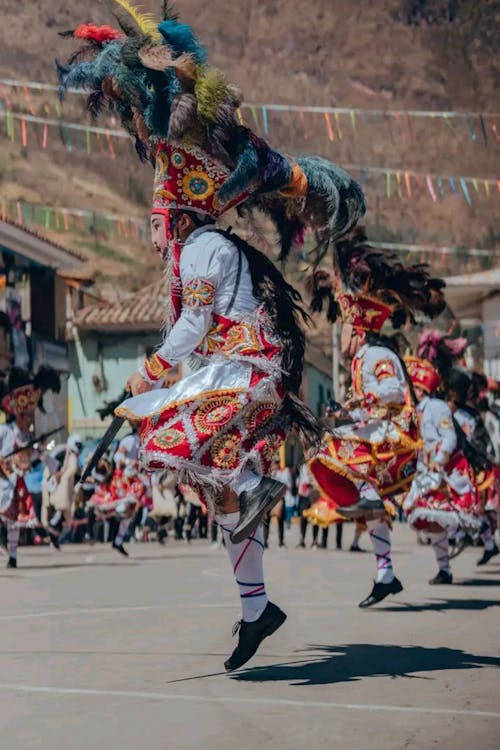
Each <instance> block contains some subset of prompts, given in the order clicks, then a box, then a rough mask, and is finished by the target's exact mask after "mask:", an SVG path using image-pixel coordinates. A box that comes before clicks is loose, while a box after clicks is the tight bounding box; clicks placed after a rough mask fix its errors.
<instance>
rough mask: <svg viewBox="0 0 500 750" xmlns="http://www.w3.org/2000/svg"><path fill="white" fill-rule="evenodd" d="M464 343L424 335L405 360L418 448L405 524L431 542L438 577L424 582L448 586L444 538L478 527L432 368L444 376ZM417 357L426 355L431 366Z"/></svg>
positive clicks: (470, 479) (463, 463)
mask: <svg viewBox="0 0 500 750" xmlns="http://www.w3.org/2000/svg"><path fill="white" fill-rule="evenodd" d="M464 344H465V341H464V340H460V339H458V340H452V339H449V338H448V337H446V336H444V334H437V336H435V337H432V343H431V337H429V336H428V334H424V336H423V337H422V338H421V341H420V345H419V348H418V356H416V357H406V358H405V363H406V367H407V370H408V373H409V375H410V377H411V380H412V383H413V388H414V392H415V395H416V397H417V399H418V407H417V413H418V416H419V423H420V431H421V436H422V448H421V450H420V451H419V456H418V463H417V473H416V476H415V478H414V480H413V482H412V486H411V488H410V491H409V493H408V495H407V497H406V499H405V501H404V507H405V510H406V512H407V516H408V523H409V524H410V526H411V527H412V528H413V529H415V531H421V530H424V531H425V532H426V535H427V536H429V537H430V538H431V543H432V547H433V550H434V554H435V556H436V562H437V564H438V573H437V574H436V576H434V578H431V580H430V581H429V583H430V584H449V583H452V582H453V576H452V573H451V568H450V562H449V556H448V535H449V534H450V533H453V534H455V533H456V532H457V530H459V529H464V530H473V529H478V528H479V525H480V521H479V520H478V517H477V514H476V508H477V503H478V495H477V487H476V484H475V480H474V473H473V470H472V467H471V465H470V463H469V461H468V460H467V458H466V456H465V455H464V454H463V452H462V450H461V448H460V443H459V440H458V431H457V426H456V425H455V424H454V422H453V415H452V413H451V410H450V407H449V406H448V404H447V403H446V401H444V400H443V398H441V397H440V396H439V393H440V392H442V387H443V378H442V376H441V374H440V372H439V371H438V369H437V366H438V365H440V370H441V371H442V373H443V376H445V373H446V372H447V371H449V368H450V366H451V364H452V360H453V358H454V357H456V356H461V354H462V353H463V349H464ZM431 352H433V353H434V354H433V355H431ZM423 355H427V356H428V357H429V356H432V359H433V360H434V364H435V365H436V366H434V365H433V364H431V362H430V361H429V359H424V358H423Z"/></svg>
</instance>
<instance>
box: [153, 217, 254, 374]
mask: <svg viewBox="0 0 500 750" xmlns="http://www.w3.org/2000/svg"><path fill="white" fill-rule="evenodd" d="M180 278H181V284H182V312H181V314H180V316H179V319H178V320H177V321H176V323H175V324H174V325H173V327H172V329H171V331H170V333H169V334H168V335H167V336H166V338H165V340H164V341H163V343H162V345H161V346H160V347H159V349H158V350H157V352H156V354H157V355H159V357H161V359H162V360H164V361H166V362H168V364H169V365H171V366H173V365H176V364H178V363H179V362H181V361H182V360H184V359H186V357H188V356H189V355H190V354H192V353H193V352H194V351H195V349H196V348H197V347H198V346H199V345H200V343H201V342H202V341H203V339H204V338H205V336H206V334H207V332H208V330H209V328H210V326H211V322H212V316H213V315H214V314H215V315H222V316H229V317H231V318H233V319H234V320H240V319H242V318H243V317H245V316H248V315H250V314H251V313H253V312H254V311H255V310H256V309H257V307H258V305H259V303H258V301H257V300H256V299H255V297H254V296H253V292H252V279H251V276H250V270H249V267H248V261H247V259H246V257H245V255H244V254H243V253H241V256H240V252H239V250H238V248H237V247H236V245H234V244H233V243H232V242H231V241H230V240H228V239H227V238H226V237H224V236H223V235H221V234H220V233H219V232H216V231H214V228H213V227H200V228H199V229H196V230H195V231H194V232H192V233H191V234H190V235H189V237H188V238H187V240H186V242H185V245H184V247H183V248H182V252H181V257H180ZM237 284H238V288H237V290H236V293H235V289H236V285H237ZM141 373H142V374H143V375H144V373H145V371H144V368H141Z"/></svg>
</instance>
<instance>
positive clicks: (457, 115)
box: [0, 78, 500, 148]
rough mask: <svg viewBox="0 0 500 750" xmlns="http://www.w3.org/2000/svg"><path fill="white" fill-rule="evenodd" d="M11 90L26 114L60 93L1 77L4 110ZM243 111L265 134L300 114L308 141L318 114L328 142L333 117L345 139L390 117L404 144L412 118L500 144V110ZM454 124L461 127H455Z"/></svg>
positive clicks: (256, 107) (265, 106)
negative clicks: (43, 95) (43, 96)
mask: <svg viewBox="0 0 500 750" xmlns="http://www.w3.org/2000/svg"><path fill="white" fill-rule="evenodd" d="M9 91H10V92H11V93H12V92H15V93H19V94H20V95H21V96H22V97H23V100H24V102H25V105H26V107H27V110H28V112H27V113H28V114H31V115H32V116H35V115H36V114H37V113H36V111H35V108H34V104H33V101H32V98H31V96H30V91H38V92H52V93H54V94H56V93H57V92H58V86H57V85H55V84H51V83H42V82H39V81H20V80H15V79H12V78H2V79H0V103H1V100H2V99H3V100H4V108H5V109H11V107H12V103H11V99H10V96H9ZM67 92H68V93H73V94H77V95H80V96H82V95H85V92H82V91H80V90H78V89H68V90H67ZM43 106H44V109H45V112H44V113H45V114H46V115H49V114H50V112H51V109H50V107H51V106H52V110H53V112H54V114H55V115H56V117H58V118H59V117H60V116H61V104H60V102H59V100H58V99H57V97H56V96H54V99H53V102H52V104H51V105H49V103H48V102H46V101H44V105H43ZM244 110H247V111H248V112H249V114H250V115H251V117H252V119H253V124H254V126H255V127H256V128H257V129H262V131H263V133H264V134H265V135H266V136H267V135H269V134H270V129H271V123H270V118H269V115H270V113H273V115H274V116H276V115H278V116H279V115H281V116H282V115H283V114H287V113H288V114H295V115H296V116H298V118H299V120H300V123H301V125H302V129H303V132H304V139H305V140H307V139H308V127H307V122H306V120H307V116H318V115H319V116H320V117H322V118H324V122H325V126H326V135H327V138H328V140H329V141H333V140H334V139H335V130H334V129H333V126H332V119H334V120H335V124H336V129H337V137H338V139H339V140H342V126H341V118H342V120H344V124H345V127H349V128H350V131H351V134H352V136H353V137H355V134H356V131H357V129H358V122H359V121H361V123H362V124H363V126H369V125H370V123H374V122H377V121H378V122H381V123H383V122H384V121H386V120H387V119H390V120H394V123H395V125H396V128H397V130H398V131H399V137H400V138H401V140H402V142H403V143H405V142H407V141H408V140H409V142H410V143H414V128H413V121H415V120H434V121H442V122H443V123H444V124H445V125H446V126H447V127H448V128H449V129H450V130H451V131H452V132H453V133H454V135H455V136H458V135H459V134H460V133H461V132H462V133H466V134H467V135H468V137H469V138H470V140H471V141H472V142H473V143H475V144H482V145H483V146H484V147H486V148H487V147H488V145H489V139H488V133H490V134H491V133H492V134H493V138H492V139H490V140H491V141H493V142H495V143H500V132H499V129H500V128H499V126H497V122H499V121H500V113H498V112H461V111H458V110H424V109H422V110H419V109H362V108H359V107H319V106H308V105H295V104H277V103H272V102H267V103H262V104H256V103H250V102H244V103H243V104H242V105H241V109H240V110H238V112H237V116H238V119H239V121H240V122H241V123H243V122H244V116H243V111H244ZM258 112H260V117H258ZM455 125H457V126H461V127H455ZM479 134H480V135H479Z"/></svg>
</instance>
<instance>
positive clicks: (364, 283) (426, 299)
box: [309, 227, 446, 328]
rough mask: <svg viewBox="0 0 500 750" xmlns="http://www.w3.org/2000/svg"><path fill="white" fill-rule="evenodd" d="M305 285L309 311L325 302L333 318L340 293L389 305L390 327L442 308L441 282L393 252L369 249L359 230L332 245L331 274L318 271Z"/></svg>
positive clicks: (362, 231) (434, 314)
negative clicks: (364, 296)
mask: <svg viewBox="0 0 500 750" xmlns="http://www.w3.org/2000/svg"><path fill="white" fill-rule="evenodd" d="M309 284H310V288H311V291H312V298H313V300H312V305H313V309H314V310H317V311H321V309H322V307H323V304H324V302H325V300H328V305H329V307H328V312H329V316H330V317H332V316H333V319H335V317H336V312H337V310H336V306H335V305H334V303H333V300H334V299H335V298H336V296H337V295H338V294H339V293H341V292H350V293H352V294H354V295H356V294H368V295H371V296H373V297H376V298H377V299H379V300H381V301H382V302H385V303H387V304H390V305H392V306H393V308H394V312H393V314H392V316H391V321H392V324H393V326H394V328H400V327H401V326H402V325H403V324H404V323H406V322H407V321H408V320H411V321H414V319H415V318H414V316H415V314H416V313H417V312H420V313H423V314H425V315H427V316H428V317H430V318H433V317H436V316H437V315H439V314H440V313H441V312H443V310H444V308H445V306H446V303H445V299H444V295H443V291H442V290H443V288H444V286H445V282H444V281H443V280H442V279H438V278H434V277H432V276H431V275H430V274H429V272H428V269H427V267H426V266H424V265H412V266H405V265H404V264H403V263H402V262H401V260H400V259H399V257H398V256H397V255H395V254H394V253H388V252H387V251H385V250H381V249H378V248H376V247H373V246H371V245H370V244H368V241H367V237H366V233H365V230H364V228H363V227H357V228H356V229H355V230H354V231H353V232H352V233H351V235H350V236H348V237H346V238H343V239H341V240H339V241H338V242H337V243H336V245H335V254H334V269H333V272H330V271H328V270H324V269H318V270H317V271H316V272H314V273H313V275H312V278H311V280H310V282H309Z"/></svg>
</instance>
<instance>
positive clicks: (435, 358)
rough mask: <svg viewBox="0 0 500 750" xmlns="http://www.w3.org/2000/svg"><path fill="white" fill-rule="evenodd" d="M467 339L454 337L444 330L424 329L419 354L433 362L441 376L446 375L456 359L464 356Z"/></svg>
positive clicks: (419, 344) (419, 343) (418, 349)
mask: <svg viewBox="0 0 500 750" xmlns="http://www.w3.org/2000/svg"><path fill="white" fill-rule="evenodd" d="M466 348H467V339H465V338H456V339H453V338H451V336H448V335H447V334H446V333H443V331H438V330H436V329H430V330H428V331H424V332H423V333H422V335H421V336H420V339H419V341H418V348H417V356H418V357H421V358H422V359H427V360H428V361H429V362H430V363H431V364H433V365H434V366H435V367H436V368H437V370H438V372H439V374H440V375H441V377H443V378H444V377H446V376H447V375H448V373H449V372H450V371H451V368H452V366H453V364H454V362H456V360H458V359H460V358H461V357H463V355H464V353H465V350H466Z"/></svg>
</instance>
